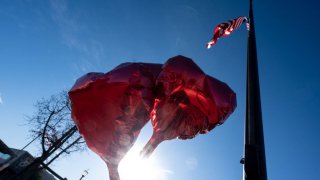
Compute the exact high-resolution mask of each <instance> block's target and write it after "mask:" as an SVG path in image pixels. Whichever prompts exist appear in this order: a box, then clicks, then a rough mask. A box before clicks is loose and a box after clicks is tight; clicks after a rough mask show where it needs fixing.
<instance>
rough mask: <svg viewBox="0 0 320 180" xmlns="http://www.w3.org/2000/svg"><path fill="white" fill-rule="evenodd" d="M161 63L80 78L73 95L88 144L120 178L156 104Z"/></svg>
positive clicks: (78, 122) (114, 177)
mask: <svg viewBox="0 0 320 180" xmlns="http://www.w3.org/2000/svg"><path fill="white" fill-rule="evenodd" d="M160 70H161V65H160V64H148V63H124V64H121V65H119V66H118V67H116V68H115V69H114V70H112V71H110V72H108V73H105V74H104V73H88V74H86V75H84V76H83V77H81V78H79V79H78V80H77V82H76V83H75V85H74V86H73V87H72V89H71V90H70V91H69V97H70V100H71V107H72V119H73V120H74V121H75V123H76V125H77V127H78V129H79V131H80V134H81V135H82V137H83V138H84V139H85V141H86V143H87V145H88V147H89V148H90V149H91V150H92V151H94V152H95V153H97V154H98V155H99V156H100V157H101V158H102V159H103V160H104V161H105V162H106V164H107V166H108V168H109V175H110V180H118V179H120V178H119V174H118V170H117V169H118V164H119V162H120V160H121V159H122V158H123V157H124V155H125V154H126V153H127V151H128V150H129V149H130V148H131V147H132V146H133V144H134V142H135V140H136V139H137V137H138V135H139V133H140V130H141V129H142V127H143V126H144V125H145V124H146V123H147V122H148V121H149V119H150V112H151V111H152V108H153V106H154V99H155V98H154V93H153V91H154V88H155V80H156V77H157V75H158V74H159V72H160Z"/></svg>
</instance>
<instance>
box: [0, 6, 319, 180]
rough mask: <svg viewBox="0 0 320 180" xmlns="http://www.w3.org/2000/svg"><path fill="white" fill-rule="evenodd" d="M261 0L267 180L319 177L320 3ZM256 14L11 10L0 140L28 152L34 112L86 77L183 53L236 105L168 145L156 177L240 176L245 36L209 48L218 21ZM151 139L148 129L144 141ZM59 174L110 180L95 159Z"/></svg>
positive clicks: (1, 26) (3, 29)
mask: <svg viewBox="0 0 320 180" xmlns="http://www.w3.org/2000/svg"><path fill="white" fill-rule="evenodd" d="M254 1H255V2H254V13H255V21H256V36H257V46H258V57H259V71H260V86H261V99H262V110H263V121H264V122H263V123H264V131H265V146H266V158H267V171H268V177H269V179H272V180H282V179H290V180H302V179H308V180H318V179H319V172H320V166H319V162H320V156H319V152H320V141H319V140H318V139H319V137H320V136H319V135H320V134H319V130H318V129H319V128H320V122H319V117H318V116H319V113H320V94H319V92H320V80H319V77H320V71H319V70H318V69H319V67H320V61H319V52H320V48H319V45H318V43H319V41H320V38H319V35H318V32H319V19H318V17H319V16H320V11H319V9H318V7H319V6H320V4H319V2H318V1H312V2H311V1H310V2H308V1H296V0H293V1H258V0H254ZM247 12H248V1H238V0H226V1H217V0H201V1H195V0H175V1H172V0H158V1H148V0H138V1H133V0H131V1H130V0H120V1H119V0H108V1H102V0H101V1H84V0H77V1H76V0H73V1H64V0H52V1H33V0H21V1H18V0H16V1H15V0H14V1H12V0H3V1H1V2H0V62H1V63H0V122H1V125H0V138H1V139H2V140H3V141H4V142H5V143H7V144H8V145H9V146H11V147H15V148H21V147H23V146H24V145H25V144H26V143H27V142H28V141H29V140H30V139H29V138H28V126H26V125H25V124H26V122H25V120H26V116H28V115H31V114H32V112H33V111H34V107H33V104H34V103H35V102H36V101H37V100H39V99H41V98H42V97H44V98H47V97H49V96H50V95H52V94H56V93H58V92H60V91H61V90H63V89H69V88H71V86H72V85H73V83H74V82H75V80H76V79H77V78H78V77H80V76H82V75H83V74H85V73H87V72H107V71H109V70H111V69H112V68H114V67H115V66H116V65H118V64H120V63H122V62H127V61H141V62H155V63H163V62H165V61H166V60H167V59H168V58H170V57H172V56H176V55H179V54H181V55H184V56H187V57H190V58H192V59H194V61H196V63H197V64H198V65H199V66H200V67H201V68H202V69H203V70H204V71H205V72H206V73H207V74H210V75H211V76H214V77H216V78H218V79H220V80H222V81H224V82H226V83H227V84H229V86H230V87H231V88H232V89H233V90H234V91H235V92H236V93H237V98H238V107H237V109H236V111H235V112H234V113H233V114H232V115H231V117H230V118H229V119H228V120H227V121H226V122H225V124H224V125H222V126H220V127H218V128H216V129H214V130H213V131H211V132H210V133H209V134H207V135H199V136H198V137H196V138H195V139H193V140H187V141H182V140H171V141H166V142H164V143H162V144H161V145H160V146H159V147H158V148H157V149H156V151H155V153H154V154H153V155H152V156H153V157H154V158H156V159H157V161H156V162H157V164H158V166H159V167H158V170H159V173H160V174H161V176H160V175H159V176H158V177H159V178H158V180H194V179H200V180H206V179H218V180H236V179H241V178H242V165H241V164H240V163H239V160H240V159H241V157H242V154H243V139H244V137H243V127H244V117H245V114H244V112H245V78H246V77H245V75H246V74H245V72H246V44H247V33H246V30H245V27H244V26H242V27H241V28H240V29H239V30H237V31H235V32H234V33H233V34H232V35H230V36H229V37H226V38H221V39H220V40H219V41H218V43H217V44H216V46H214V47H213V48H212V49H210V50H207V49H206V48H205V44H206V43H207V41H208V40H209V39H210V38H211V36H212V30H213V28H214V27H215V26H216V25H217V24H218V23H220V22H223V21H226V20H228V19H232V18H235V17H238V16H242V15H247ZM150 135H151V126H150V125H147V126H146V127H145V128H144V129H143V132H142V133H141V136H140V138H139V139H138V141H137V143H138V144H141V146H142V144H144V143H145V141H146V140H147V139H148V138H149V137H150ZM34 146H35V145H34ZM29 150H30V152H31V153H33V154H36V153H37V152H36V151H35V147H30V148H29ZM52 168H53V169H54V170H56V171H57V172H58V173H59V174H61V175H62V176H66V177H69V179H71V180H73V179H79V178H80V176H81V173H82V172H83V171H84V170H85V169H89V175H88V176H87V177H86V179H90V180H96V179H108V172H107V167H106V166H105V165H104V162H103V161H102V160H101V159H100V158H99V157H97V155H95V154H94V153H92V152H90V151H89V152H84V153H81V154H74V155H72V156H70V157H68V158H66V159H62V160H59V161H57V162H56V163H55V164H54V165H53V166H52ZM120 175H121V174H120ZM122 175H123V174H122ZM123 176H124V175H123Z"/></svg>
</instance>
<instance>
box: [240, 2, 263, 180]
mask: <svg viewBox="0 0 320 180" xmlns="http://www.w3.org/2000/svg"><path fill="white" fill-rule="evenodd" d="M249 19H250V30H249V33H248V49H247V87H246V88H247V90H246V96H247V97H246V121H245V150H244V151H245V153H244V161H243V162H244V174H243V176H244V177H243V179H244V180H267V169H266V158H265V150H264V137H263V124H262V113H261V101H260V86H259V73H258V59H257V48H256V37H255V29H254V19H253V11H252V0H250V10H249Z"/></svg>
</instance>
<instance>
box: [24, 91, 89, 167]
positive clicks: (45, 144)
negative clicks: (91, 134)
mask: <svg viewBox="0 0 320 180" xmlns="http://www.w3.org/2000/svg"><path fill="white" fill-rule="evenodd" d="M35 109H36V110H35V112H34V113H33V114H32V115H31V116H30V117H27V122H28V125H29V126H30V130H29V132H30V135H31V137H32V138H33V139H35V140H36V141H37V142H38V143H40V146H39V147H41V148H39V149H40V151H41V152H42V153H44V152H45V151H46V150H47V149H48V148H50V147H51V146H52V145H53V144H54V143H55V142H56V141H57V140H58V139H59V138H61V137H62V136H63V135H64V134H65V133H66V132H67V131H68V130H70V129H71V128H72V127H74V126H75V124H74V122H73V120H72V119H71V107H70V100H69V96H68V93H67V91H62V92H60V93H58V94H55V95H52V96H51V97H50V98H48V99H45V98H43V99H41V100H39V101H37V102H36V104H35ZM85 149H86V146H85V144H84V141H83V139H82V138H81V136H80V134H79V133H78V132H76V133H74V134H73V135H72V136H70V137H69V138H68V139H67V140H66V141H65V142H64V143H63V144H61V146H60V147H59V150H60V151H58V152H57V153H56V156H55V157H52V158H51V159H49V158H48V159H47V161H49V162H48V163H47V164H50V163H51V162H52V161H53V160H55V159H56V158H57V157H59V156H60V155H62V154H70V153H72V152H75V151H83V150H85Z"/></svg>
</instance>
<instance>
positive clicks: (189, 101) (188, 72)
mask: <svg viewBox="0 0 320 180" xmlns="http://www.w3.org/2000/svg"><path fill="white" fill-rule="evenodd" d="M156 88H157V94H156V100H155V104H154V108H153V111H152V113H151V121H152V126H153V135H152V137H151V138H150V140H149V142H148V143H147V144H146V145H145V147H144V148H143V150H142V152H141V154H142V155H143V156H145V157H148V156H149V155H150V154H151V153H152V152H153V151H154V149H155V148H156V147H157V146H158V145H159V144H160V143H161V142H162V141H164V140H170V139H174V138H179V139H191V138H194V137H195V136H196V135H197V134H199V133H200V134H204V133H207V132H209V131H210V130H212V129H213V128H214V127H216V126H217V125H220V124H222V123H224V121H225V120H226V118H227V117H228V116H229V115H230V114H231V113H232V112H233V111H234V109H235V108H236V94H235V93H234V92H233V91H232V90H231V89H230V88H229V86H228V85H227V84H225V83H223V82H221V81H219V80H217V79H215V78H213V77H210V76H208V75H206V74H205V73H204V72H203V71H202V70H201V69H200V68H199V67H198V66H197V65H196V64H195V63H194V62H193V61H192V60H191V59H189V58H186V57H183V56H176V57H173V58H171V59H169V60H168V61H167V62H166V63H165V64H164V65H163V67H162V71H161V72H160V74H159V76H158V78H157V81H156Z"/></svg>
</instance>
